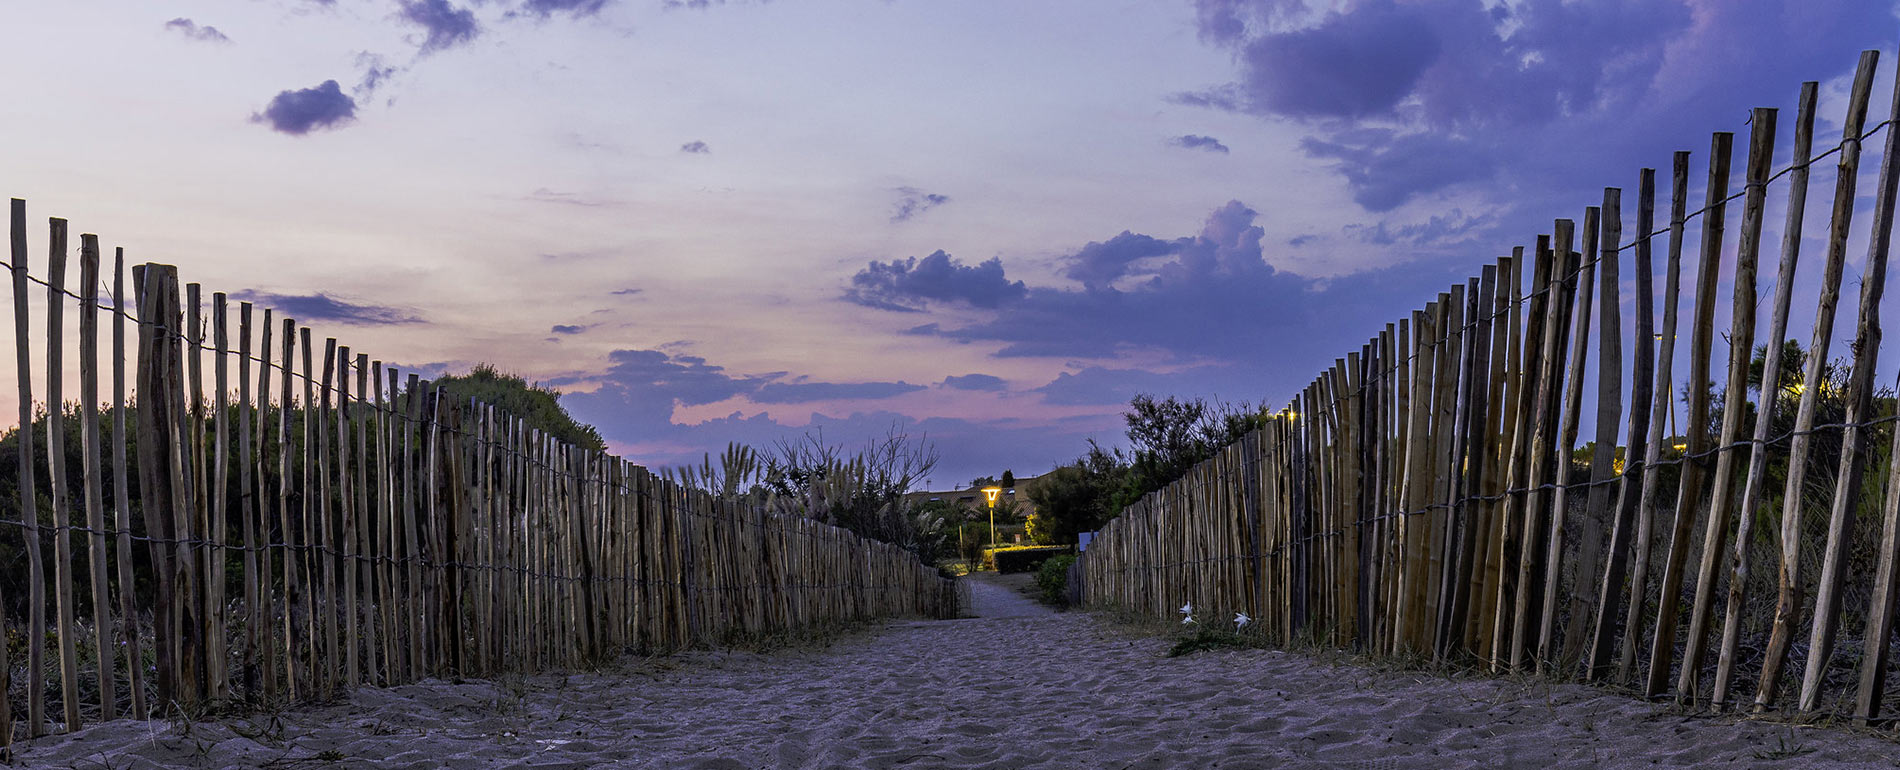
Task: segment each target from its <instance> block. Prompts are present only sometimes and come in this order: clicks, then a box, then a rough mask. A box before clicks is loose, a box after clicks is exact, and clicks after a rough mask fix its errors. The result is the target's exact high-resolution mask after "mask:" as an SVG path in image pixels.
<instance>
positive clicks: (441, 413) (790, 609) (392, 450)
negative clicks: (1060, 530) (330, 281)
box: [0, 200, 959, 745]
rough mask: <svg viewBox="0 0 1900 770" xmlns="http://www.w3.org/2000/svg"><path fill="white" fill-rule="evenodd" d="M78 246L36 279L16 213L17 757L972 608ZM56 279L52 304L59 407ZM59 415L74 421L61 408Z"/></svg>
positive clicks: (11, 516)
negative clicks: (182, 722) (38, 389)
mask: <svg viewBox="0 0 1900 770" xmlns="http://www.w3.org/2000/svg"><path fill="white" fill-rule="evenodd" d="M67 251H68V245H67V225H66V222H65V221H64V220H60V219H53V220H51V222H50V242H49V248H48V252H47V256H48V261H47V264H46V268H47V269H46V272H45V275H46V278H45V279H43V280H42V279H40V278H37V277H34V276H32V275H30V274H29V272H28V258H29V255H28V248H27V219H26V206H25V203H24V202H23V201H20V200H14V201H13V202H12V262H11V264H10V268H11V271H12V277H13V302H14V331H15V335H14V340H15V344H16V346H17V352H18V358H17V362H16V368H15V371H14V374H15V379H16V380H17V382H18V387H19V392H18V397H19V405H20V406H19V410H20V411H19V420H20V424H21V425H30V426H33V428H34V430H28V431H16V432H15V433H14V434H13V435H12V437H10V438H9V439H8V441H11V442H13V443H11V444H5V445H0V452H3V451H11V452H12V453H13V454H14V455H15V457H16V460H17V467H16V469H15V470H14V475H13V478H12V479H11V481H12V482H13V483H14V484H15V486H16V487H17V489H16V490H7V491H9V492H17V494H9V495H7V496H6V499H5V501H4V503H0V504H4V505H5V506H6V511H7V512H6V514H5V518H4V520H0V525H4V526H0V614H3V615H4V618H3V619H4V624H0V627H4V628H5V629H6V631H7V633H6V634H5V644H0V691H3V692H6V693H8V694H9V697H8V698H5V699H0V745H4V744H5V743H7V742H10V741H11V740H12V739H13V738H14V737H15V735H16V733H20V734H24V735H26V736H29V737H30V736H37V735H42V734H45V733H46V732H47V731H48V730H53V729H57V730H66V731H70V730H73V729H75V728H77V727H78V726H79V725H81V723H82V722H83V721H86V720H99V719H113V718H115V717H117V716H118V715H120V714H123V713H129V714H131V715H132V716H134V717H135V718H140V719H143V718H146V717H147V716H148V715H158V714H164V713H180V712H182V713H184V714H187V715H189V714H193V713H202V711H201V710H202V709H205V708H221V707H228V706H230V705H231V704H233V703H238V704H249V705H256V704H272V703H281V702H285V701H286V700H292V701H294V700H308V699H324V698H330V697H332V696H335V695H338V694H340V693H341V692H343V691H344V690H346V689H347V688H350V687H355V686H358V685H362V684H380V685H389V684H396V683H401V682H411V681H416V680H418V679H421V678H424V677H430V676H451V675H453V676H480V675H488V674H494V673H497V672H504V671H534V670H542V669H548V668H559V667H569V666H578V665H586V664H590V663H596V662H601V661H605V660H607V659H610V658H611V657H613V656H614V655H616V654H619V653H620V652H623V651H628V650H639V651H665V650H670V649H679V648H682V647H686V646H689V645H694V644H701V643H718V642H721V641H725V640H729V639H732V638H734V637H736V636H743V635H748V634H763V633H770V632H774V631H779V630H788V629H796V628H800V627H804V626H812V625H818V624H824V623H827V622H835V621H842V620H849V619H857V618H869V617H874V616H880V615H893V614H921V615H927V616H937V617H944V616H953V615H955V613H956V612H957V604H958V601H959V597H958V593H957V589H956V588H955V586H954V584H953V583H952V582H951V581H948V580H945V579H943V578H941V577H939V575H938V573H937V571H936V570H935V569H934V568H932V567H930V566H927V565H924V564H922V563H920V562H919V561H918V560H917V559H916V558H915V557H914V556H913V555H911V554H910V553H908V552H906V551H903V550H901V549H899V548H896V547H894V546H890V545H886V544H882V543H877V542H873V541H869V540H865V539H863V538H860V537H858V536H856V535H854V534H852V533H850V532H848V531H845V530H842V529H838V528H835V527H831V526H826V525H822V524H819V523H816V522H814V521H812V520H809V519H806V518H801V517H796V516H783V515H777V514H774V513H770V512H768V511H767V510H766V507H765V505H764V504H763V502H762V501H760V500H758V499H756V498H750V497H743V498H740V499H725V498H720V497H717V496H714V495H710V494H706V493H704V492H701V491H698V490H694V489H689V488H684V487H682V486H680V485H678V484H675V483H671V482H669V481H667V480H664V479H662V478H660V477H658V476H656V475H654V474H652V473H649V472H648V471H647V470H646V469H644V468H641V467H639V466H636V465H633V464H631V463H629V462H627V461H625V460H622V459H620V458H617V457H612V456H608V455H605V454H602V453H599V452H594V451H589V450H584V449H581V448H578V447H575V446H571V445H568V444H565V443H562V442H559V441H557V440H555V439H553V438H552V437H550V436H549V435H547V434H545V433H543V432H541V431H539V430H536V429H535V428H533V427H530V426H528V425H526V424H524V422H523V421H522V420H521V419H520V418H518V417H516V416H513V415H510V414H506V413H503V412H500V411H497V410H496V409H494V408H492V407H490V406H487V405H484V404H479V403H474V402H471V401H468V400H465V399H458V398H457V397H456V394H455V393H452V392H447V391H445V390H444V389H442V388H440V387H436V386H432V385H431V384H430V383H428V382H426V381H423V380H421V379H420V378H419V377H418V375H416V374H414V373H409V374H408V375H407V378H406V382H405V380H404V377H403V376H402V373H400V372H398V371H397V370H396V369H395V368H394V367H385V366H384V365H383V363H382V362H381V361H375V360H371V359H370V358H369V356H368V355H366V354H362V353H353V352H352V351H351V350H350V349H349V348H348V347H340V346H338V344H337V342H336V340H334V339H330V340H325V341H324V342H323V344H322V347H321V350H320V351H319V348H318V347H317V346H316V345H315V343H314V341H313V339H312V336H311V330H310V329H309V328H307V327H302V326H299V325H297V323H296V321H294V320H291V319H287V318H286V319H276V318H273V313H272V311H271V310H269V309H264V310H262V312H261V314H260V313H258V312H257V311H256V309H254V308H253V307H252V305H251V303H249V302H243V303H238V304H237V307H236V308H235V309H236V311H237V312H236V319H235V322H236V329H235V331H236V334H235V337H233V336H232V320H233V319H232V318H231V310H232V308H231V307H230V305H231V303H230V302H228V301H227V298H226V297H225V295H224V294H221V293H220V294H213V295H211V297H210V301H209V303H204V302H201V299H202V296H201V292H200V289H199V286H198V285H197V284H189V285H186V286H183V287H182V288H183V293H184V296H183V299H182V301H181V298H180V289H181V287H180V285H179V283H178V277H177V272H176V270H175V269H174V268H173V267H170V266H167V265H157V264H148V265H143V266H139V267H135V268H133V270H132V278H133V282H134V285H135V292H134V294H133V295H132V296H135V297H136V305H135V306H133V307H128V306H127V305H126V304H125V303H123V302H121V301H119V300H120V298H122V297H127V296H128V295H127V294H126V293H125V281H124V278H125V270H124V253H123V250H119V251H118V253H117V254H116V255H115V256H114V259H113V264H112V275H111V280H112V287H111V289H110V298H111V300H112V302H111V304H110V306H107V305H106V304H104V303H102V302H101V299H102V298H101V290H100V286H101V275H100V273H101V254H100V249H99V245H98V239H97V238H96V237H95V236H92V235H82V236H80V247H79V262H80V266H79V267H80V270H79V282H78V284H77V287H76V288H77V289H78V292H77V293H73V292H71V291H69V290H68V289H67V288H66V284H65V281H66V277H67V265H66V262H67ZM30 283H36V284H41V285H43V286H44V289H45V294H44V296H45V304H44V306H43V307H44V310H45V312H44V319H45V324H46V329H45V332H46V337H45V344H44V348H43V349H44V351H45V355H46V358H45V361H44V365H43V368H41V369H40V372H41V374H42V376H41V380H42V381H43V382H44V384H45V388H44V392H43V393H39V394H36V393H35V392H34V391H33V388H32V383H33V379H34V376H33V374H34V371H35V367H34V361H33V360H32V358H33V357H32V355H31V343H32V339H31V335H30V331H31V329H30V325H31V313H30V308H29V300H30V299H31V298H32V296H31V295H32V294H33V293H36V292H37V289H34V288H32V287H30V286H29V284H30ZM73 303H76V304H73ZM207 310H208V312H209V318H208V319H207V318H206V317H205V314H206V312H207ZM69 315H76V316H77V325H78V351H77V356H78V359H79V360H78V373H77V381H78V386H79V393H78V400H77V403H76V404H67V403H66V401H67V399H68V397H69V394H68V393H66V392H65V391H64V390H63V386H64V384H65V382H66V380H67V379H68V378H69V376H68V374H67V372H68V367H67V365H66V362H65V359H64V358H63V357H64V356H65V355H67V353H68V351H67V350H66V342H65V339H64V334H65V326H66V323H67V319H68V317H69ZM102 315H105V316H107V317H109V319H110V322H111V330H110V335H111V336H110V346H109V350H108V355H106V356H105V357H104V358H103V359H102V357H101V354H100V327H99V321H100V318H101V316H102ZM128 324H129V325H131V326H132V327H134V328H135V329H136V335H137V339H136V353H135V355H134V356H133V357H132V358H131V363H132V366H131V370H132V377H133V384H134V385H135V387H136V399H134V398H131V397H128V393H127V384H128V383H127V376H126V370H127V366H126V364H127V361H128V357H127V348H128V346H129V345H130V344H132V343H131V342H129V341H128V339H127V327H128ZM207 357H208V358H209V363H208V365H207V361H206V359H207ZM102 360H103V361H105V362H107V365H109V366H110V371H109V382H110V387H111V388H112V393H111V394H110V397H109V399H105V400H102V394H101V393H100V392H99V388H100V384H101V379H102V378H101V376H100V366H101V362H102ZM207 377H208V378H209V381H208V382H207ZM273 394H274V395H275V398H274V400H273ZM36 396H37V397H38V398H40V399H43V400H41V401H36ZM37 404H49V405H53V408H50V409H46V410H44V413H43V414H41V415H39V416H38V418H37V419H36V416H35V412H36V405H37ZM102 404H103V405H104V406H101V405H102ZM62 405H63V408H62ZM102 423H104V425H103V426H102ZM75 445H76V446H75ZM74 466H77V467H74ZM134 479H136V481H134ZM3 480H4V478H3V476H0V481H3ZM49 540H50V541H51V542H50V543H49V542H48V541H49ZM75 548H77V549H81V550H83V553H84V555H83V557H82V556H80V554H79V553H76V552H75ZM49 560H50V561H51V562H52V563H51V565H50V569H49V565H48V564H47V563H46V562H47V561H49ZM49 582H50V584H51V593H52V594H53V599H52V604H51V606H50V607H49V604H48V599H47V593H48V584H49ZM22 592H24V593H25V596H21V595H20V594H21V593H22ZM49 609H50V610H51V618H50V622H51V623H52V624H53V626H54V627H53V628H52V629H50V630H49V629H48V628H47V625H48V623H49ZM49 645H51V646H54V647H56V648H57V649H56V650H55V651H52V653H51V654H56V655H57V657H58V664H57V667H56V668H53V667H52V665H51V663H50V662H49V661H47V656H48V655H49V651H48V649H47V647H48V646H49ZM21 652H24V654H25V657H26V661H25V665H24V666H20V665H19V661H17V660H9V656H17V655H19V654H20V653H21ZM102 652H103V654H102ZM21 672H24V675H23V676H22V675H21ZM49 674H50V676H49ZM22 679H23V680H24V681H17V680H22ZM174 709H176V710H177V711H174ZM49 711H50V713H49ZM19 717H24V719H23V720H21V721H23V722H24V725H23V726H16V725H15V724H14V721H15V720H16V719H17V718H19Z"/></svg>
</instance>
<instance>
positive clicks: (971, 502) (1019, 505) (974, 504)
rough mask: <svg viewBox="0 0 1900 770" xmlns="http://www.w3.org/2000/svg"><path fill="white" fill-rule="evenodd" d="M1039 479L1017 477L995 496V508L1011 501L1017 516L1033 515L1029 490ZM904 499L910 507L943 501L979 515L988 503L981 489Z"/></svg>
mask: <svg viewBox="0 0 1900 770" xmlns="http://www.w3.org/2000/svg"><path fill="white" fill-rule="evenodd" d="M1041 479H1042V477H1041V476H1017V477H1016V486H1013V487H1003V493H1002V494H1000V495H997V497H996V505H997V507H999V508H1000V507H1002V506H1004V505H1008V504H1009V501H1012V500H1013V501H1015V503H1016V515H1017V516H1022V517H1028V516H1029V515H1031V514H1034V513H1035V512H1036V504H1035V503H1033V502H1030V500H1029V490H1032V489H1035V488H1036V482H1037V481H1039V480H1041ZM904 498H905V499H906V500H907V501H909V502H910V504H911V505H917V504H919V503H923V502H928V501H931V500H943V501H946V502H949V503H952V504H955V505H960V506H962V507H964V508H968V509H970V510H971V511H974V512H976V513H979V514H980V513H983V512H984V511H985V510H987V509H988V506H989V503H987V502H985V501H984V499H983V488H982V487H970V488H968V489H952V490H947V491H938V492H912V493H910V494H908V495H905V496H904Z"/></svg>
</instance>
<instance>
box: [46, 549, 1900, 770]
mask: <svg viewBox="0 0 1900 770" xmlns="http://www.w3.org/2000/svg"><path fill="white" fill-rule="evenodd" d="M973 588H974V596H975V604H976V607H975V611H976V613H977V614H978V615H980V617H977V618H972V619H963V620H950V621H896V622H891V623H888V624H884V625H883V626H881V627H879V628H876V629H873V630H870V631H866V632H863V633H855V634H851V635H848V636H846V637H845V638H843V639H841V640H838V641H836V642H834V643H832V644H830V645H829V646H826V647H817V646H808V647H804V648H794V649H785V650H779V651H774V652H765V653H760V652H694V653H689V654H684V655H678V656H673V657H670V658H664V659H651V660H640V659H636V660H628V661H625V662H623V663H622V664H621V665H619V666H617V667H616V668H615V669H614V670H612V671H603V672H596V673H584V674H573V675H546V676H535V677H528V678H525V679H520V680H513V681H501V682H495V681H467V682H462V683H449V682H441V681H430V682H424V683H420V684H416V685H410V686H404V687H392V688H368V689H364V690H361V691H359V692H357V693H356V694H354V695H353V696H351V698H350V700H349V701H348V702H347V703H343V704H338V705H333V706H326V707H318V708H307V709H300V710H295V711H291V712H286V713H283V714H279V715H274V716H272V715H265V716H258V717H254V718H247V719H226V720H222V721H216V722H200V723H197V724H191V725H182V724H174V723H167V722H135V721H131V720H121V721H118V722H113V723H109V724H104V725H96V726H93V727H90V728H87V729H85V730H82V731H80V732H78V733H75V734H73V735H65V736H53V737H48V738H41V739H38V740H34V741H28V742H25V743H23V744H21V745H20V746H19V747H18V750H19V751H18V757H19V758H20V759H21V760H24V762H25V764H27V765H31V766H49V767H79V768H114V769H115V770H119V769H124V768H147V767H294V768H317V767H416V768H487V767H547V768H583V767H589V768H591V767H603V768H610V767H611V768H618V767H626V768H644V767H653V768H674V767H678V768H704V769H706V770H713V769H715V768H832V767H843V768H933V767H958V768H964V767H970V768H1032V767H1037V768H1069V767H1100V768H1117V769H1119V768H1164V767H1222V768H1254V767H1261V768H1267V767H1316V768H1394V769H1399V768H1421V769H1423V768H1434V769H1436V768H1477V767H1526V768H1540V769H1542V768H1590V767H1657V766H1717V767H1775V768H1796V767H1887V768H1891V767H1895V766H1897V765H1900V745H1896V744H1894V743H1891V742H1887V741H1884V740H1881V739H1879V738H1876V737H1872V736H1868V735H1863V734H1856V733H1850V732H1844V731H1834V730H1822V729H1815V728H1802V727H1791V726H1788V725H1783V724H1774V723H1768V722H1758V721H1736V720H1732V719H1726V720H1725V719H1715V718H1709V717H1694V716H1684V715H1677V714H1672V713H1670V712H1669V711H1667V710H1666V709H1664V708H1661V707H1657V706H1652V705H1649V704H1645V703H1642V702H1639V701H1636V700H1633V699H1630V698H1627V697H1624V696H1621V695H1617V694H1613V693H1608V692H1605V691H1602V690H1597V689H1592V688H1587V687H1581V686H1567V685H1566V686H1555V687H1551V686H1546V685H1537V684H1525V683H1521V682H1510V681H1502V680H1447V679H1444V678H1440V677H1435V676H1431V675H1427V674H1423V673H1404V672H1400V673H1393V672H1381V671H1374V670H1369V669H1365V668H1358V667H1353V666H1350V665H1344V664H1331V663H1327V662H1324V661H1318V660H1315V659H1313V658H1311V657H1307V656H1302V655H1295V654H1289V653H1284V652H1278V651H1270V650H1253V649H1248V650H1232V649H1230V650H1215V651H1209V652H1201V653H1196V654H1193V655H1189V656H1184V657H1180V658H1167V657H1164V653H1165V652H1166V651H1167V649H1168V647H1169V640H1167V639H1164V638H1159V637H1156V636H1153V635H1152V634H1141V633H1136V632H1134V631H1132V630H1130V629H1129V628H1127V627H1125V626H1119V625H1117V624H1114V623H1112V622H1110V621H1108V620H1105V619H1103V618H1099V617H1096V616H1092V615H1090V614H1087V613H1080V612H1070V613H1053V612H1050V611H1048V610H1046V609H1044V608H1042V607H1040V606H1038V605H1036V604H1034V603H1032V602H1029V601H1028V600H1026V599H1024V598H1023V597H1022V596H1020V595H1019V594H1017V593H1015V592H1014V591H1012V590H1011V588H1009V587H1008V586H1006V585H1004V584H1001V583H998V582H978V583H976V585H975V586H974V587H973Z"/></svg>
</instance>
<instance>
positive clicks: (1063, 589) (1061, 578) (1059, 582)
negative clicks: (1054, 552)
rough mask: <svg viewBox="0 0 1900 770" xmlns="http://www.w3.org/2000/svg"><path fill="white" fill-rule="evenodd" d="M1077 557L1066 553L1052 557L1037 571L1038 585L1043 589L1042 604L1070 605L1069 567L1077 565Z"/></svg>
mask: <svg viewBox="0 0 1900 770" xmlns="http://www.w3.org/2000/svg"><path fill="white" fill-rule="evenodd" d="M1076 558H1077V557H1076V555H1075V554H1072V553H1065V554H1062V555H1061V556H1052V557H1050V558H1049V560H1048V561H1045V562H1043V563H1042V568H1041V569H1038V570H1036V585H1037V586H1038V587H1040V588H1042V602H1043V603H1044V604H1053V605H1056V606H1057V607H1062V606H1065V605H1067V604H1068V603H1069V567H1070V566H1071V565H1074V564H1075V560H1076Z"/></svg>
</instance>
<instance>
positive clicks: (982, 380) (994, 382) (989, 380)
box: [943, 374, 1009, 391]
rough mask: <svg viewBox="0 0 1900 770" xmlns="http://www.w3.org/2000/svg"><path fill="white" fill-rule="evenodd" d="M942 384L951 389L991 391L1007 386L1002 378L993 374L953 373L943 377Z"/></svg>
mask: <svg viewBox="0 0 1900 770" xmlns="http://www.w3.org/2000/svg"><path fill="white" fill-rule="evenodd" d="M943 386H944V387H946V388H950V389H951V390H991V391H1000V390H1003V389H1005V388H1007V387H1009V385H1008V383H1005V382H1004V381H1003V378H1001V377H998V376H996V375H993V374H953V375H950V376H949V377H945V378H943Z"/></svg>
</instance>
